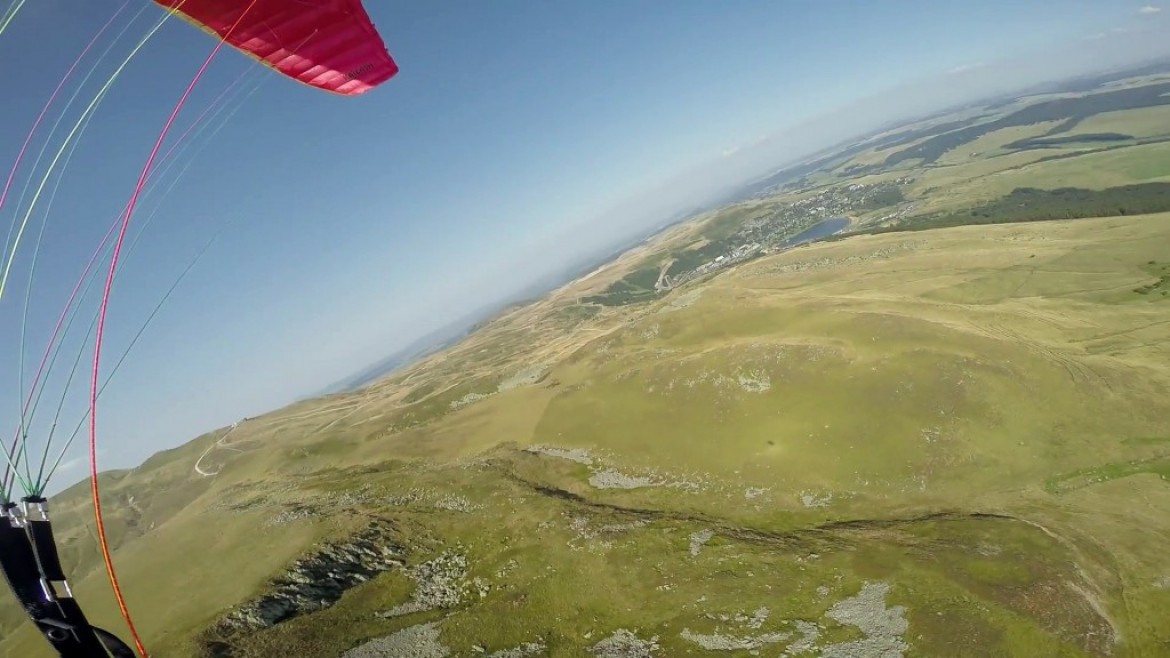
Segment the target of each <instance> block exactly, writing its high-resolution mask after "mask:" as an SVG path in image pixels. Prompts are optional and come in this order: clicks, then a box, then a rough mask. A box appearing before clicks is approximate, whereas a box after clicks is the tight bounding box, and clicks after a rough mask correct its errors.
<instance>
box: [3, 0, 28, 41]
mask: <svg viewBox="0 0 1170 658" xmlns="http://www.w3.org/2000/svg"><path fill="white" fill-rule="evenodd" d="M24 1H25V0H16V3H15V4H13V5H12V6H10V7H9V8H8V10H7V11H5V12H4V17H3V18H0V34H4V30H6V29H8V24H9V23H11V22H12V19H14V18H16V14H17V12H19V11H20V8H21V7H23V6H24Z"/></svg>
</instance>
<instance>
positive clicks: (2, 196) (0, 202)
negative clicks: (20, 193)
mask: <svg viewBox="0 0 1170 658" xmlns="http://www.w3.org/2000/svg"><path fill="white" fill-rule="evenodd" d="M129 5H130V0H126V1H125V2H123V3H122V6H121V7H118V11H116V12H114V15H113V16H110V20H108V21H106V24H105V25H103V26H102V29H100V30H98V31H97V34H95V35H93V38H92V39H90V40H89V43H88V44H86V46H85V48H84V49H82V51H81V54H80V55H78V56H77V59H75V60H73V64H71V65H70V66H69V70H67V71H65V77H63V78H61V81H60V82H58V83H57V88H56V89H54V90H53V93H51V94H49V100H47V101H45V106H44V107H42V108H41V113H40V114H39V115H37V119H36V121H34V122H33V125H32V128H31V129H30V130H29V131H28V134H27V135H25V137H24V144H21V145H20V152H19V153H18V154H17V155H16V162H13V163H12V170H11V171H9V172H8V180H7V181H6V182H5V183H4V191H3V192H0V208H3V207H4V202H5V201H7V200H8V192H9V191H10V190H11V189H12V181H13V180H15V179H16V171H17V170H18V169H20V163H21V162H22V161H23V160H24V156H25V154H26V153H27V152H28V145H29V144H30V143H31V142H32V138H33V135H35V134H36V132H37V129H38V128H40V127H41V122H42V121H44V120H45V115H47V114H48V113H49V107H51V106H52V105H53V102H54V101H56V100H57V95H58V94H60V93H61V89H63V88H64V87H65V83H66V82H69V78H71V77H73V71H75V70H76V69H77V67H78V66H80V65H81V60H83V59H85V56H86V55H87V54H89V51H90V49H91V48H93V47H94V45H96V44H97V42H98V40H99V39H101V38H102V35H103V34H105V33H106V30H108V29H109V27H110V26H111V25H113V24H114V21H115V20H116V19H117V18H118V16H120V15H121V14H122V11H123V10H124V9H126V7H128V6H129ZM5 247H6V248H7V245H6V246H5ZM38 377H39V375H38ZM33 388H36V384H35V383H34V384H33ZM31 397H32V394H31V393H30V394H29V398H30V399H31ZM27 407H28V403H27V402H26V403H25V410H26V411H27ZM21 429H23V428H20V429H17V432H16V437H15V438H13V440H12V449H11V450H9V452H8V454H10V455H13V456H15V455H16V446H17V445H18V443H19V441H20V435H21ZM11 468H12V466H11V464H9V465H7V466H5V467H4V478H3V483H4V488H5V489H7V488H8V485H9V484H10V481H9V480H10V478H11V475H12V474H11V473H9V470H10V469H11Z"/></svg>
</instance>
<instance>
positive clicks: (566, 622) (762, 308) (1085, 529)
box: [0, 83, 1170, 658]
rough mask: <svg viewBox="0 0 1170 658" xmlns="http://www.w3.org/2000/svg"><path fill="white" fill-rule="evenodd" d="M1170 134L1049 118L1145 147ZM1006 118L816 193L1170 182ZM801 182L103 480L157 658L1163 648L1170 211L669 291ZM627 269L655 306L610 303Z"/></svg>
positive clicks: (849, 242) (86, 525) (954, 237)
mask: <svg viewBox="0 0 1170 658" xmlns="http://www.w3.org/2000/svg"><path fill="white" fill-rule="evenodd" d="M1160 84H1164V83H1160ZM1135 88H1137V89H1141V87H1135ZM1128 97H1136V98H1143V99H1148V97H1149V95H1148V93H1145V92H1143V93H1141V94H1139V93H1134V94H1132V95H1131V96H1127V98H1128ZM1109 103H1113V101H1109V102H1108V103H1104V102H1102V103H1096V104H1092V103H1086V102H1083V101H1082V102H1078V103H1065V104H1064V105H1060V106H1058V107H1066V108H1068V107H1071V108H1073V109H1074V110H1078V111H1080V110H1083V108H1085V107H1093V108H1096V107H1101V106H1104V107H1110V108H1112V107H1113V106H1112V105H1110V104H1109ZM1025 109H1026V108H1025ZM1163 109H1165V108H1162V107H1156V108H1150V107H1139V108H1136V109H1129V110H1119V109H1109V110H1108V111H1102V112H1095V113H1090V114H1086V115H1085V116H1082V117H1080V119H1079V121H1078V122H1077V123H1076V124H1072V123H1071V122H1069V121H1068V117H1058V119H1060V120H1061V121H1064V122H1065V123H1067V124H1068V127H1069V129H1070V130H1071V129H1075V130H1082V129H1083V130H1086V131H1088V130H1090V129H1091V132H1085V133H1080V134H1105V133H1107V132H1115V133H1118V134H1125V135H1129V136H1131V137H1133V138H1135V139H1136V138H1149V137H1155V136H1158V135H1161V134H1162V133H1159V132H1158V131H1157V121H1158V120H1157V119H1156V118H1155V117H1158V116H1166V115H1164V114H1163V115H1160V114H1156V113H1155V112H1156V111H1161V110H1163ZM996 111H997V112H998V114H996V115H995V116H997V117H1000V118H990V119H985V121H989V122H993V121H1000V122H1001V123H1006V124H1009V125H1005V126H1004V127H1002V128H1000V129H996V130H970V131H969V132H970V133H971V135H973V136H972V137H971V139H970V140H968V141H967V142H959V143H958V144H957V145H955V146H953V147H951V148H950V149H947V150H943V151H938V153H937V158H936V160H935V161H933V164H932V165H931V166H921V165H918V166H917V168H916V166H910V165H911V163H908V162H907V161H906V160H905V159H898V158H895V165H896V166H895V168H894V169H892V170H891V171H876V170H875V169H873V168H874V167H878V166H879V165H881V164H882V163H884V162H887V161H888V160H889V159H890V157H891V155H892V153H894V152H895V151H897V149H899V148H905V145H903V146H896V147H889V146H883V147H881V148H874V149H869V150H862V151H861V152H858V153H855V154H853V155H851V156H849V157H846V158H844V159H841V160H839V161H837V162H835V163H833V164H832V166H831V168H830V169H829V170H827V171H820V172H819V173H818V174H817V177H818V180H820V181H822V183H819V184H822V185H849V184H851V183H853V182H855V181H862V180H866V181H872V180H875V179H879V180H880V179H889V180H893V179H894V178H897V177H898V176H902V175H905V172H906V171H911V172H913V173H912V175H913V177H914V178H913V181H912V182H910V183H908V184H906V185H905V186H903V187H902V189H901V191H902V193H903V194H904V197H905V198H904V199H902V200H900V201H897V203H898V204H899V206H902V207H907V208H914V209H915V210H913V211H912V212H910V213H909V214H907V215H905V216H904V217H900V218H898V219H889V217H890V213H891V209H890V208H880V209H874V208H864V207H862V208H858V209H857V213H856V215H857V216H856V217H853V218H852V219H854V220H856V221H857V222H858V223H859V224H862V225H867V226H877V225H879V224H882V223H883V222H884V225H889V226H891V227H893V228H898V227H899V226H900V227H902V228H906V227H908V226H913V222H914V221H916V218H922V217H926V216H934V215H932V214H931V213H944V214H945V213H962V212H965V211H967V210H969V209H971V208H976V207H991V206H988V205H987V204H995V203H1000V202H1002V200H1003V199H1009V200H1010V199H1012V198H1016V199H1018V197H1011V194H1012V193H1013V190H1015V189H1016V188H1018V187H1032V188H1037V189H1040V190H1050V189H1052V188H1056V187H1069V186H1073V187H1079V188H1083V190H1096V191H1100V190H1107V189H1108V188H1116V187H1117V186H1122V185H1131V184H1137V183H1146V182H1151V181H1159V180H1170V169H1166V168H1165V167H1166V163H1167V162H1170V159H1168V158H1166V157H1165V156H1166V154H1165V153H1164V152H1163V151H1164V150H1165V148H1166V147H1167V143H1160V142H1152V143H1144V144H1143V143H1137V141H1135V140H1129V141H1126V142H1124V144H1125V145H1124V146H1122V147H1118V148H1114V147H1117V146H1118V145H1117V144H1115V143H1113V142H1108V141H1107V142H1103V143H1101V144H1092V145H1090V146H1087V147H1085V146H1084V143H1082V142H1070V144H1072V145H1073V146H1069V145H1061V146H1059V147H1057V151H1061V152H1063V151H1064V150H1066V146H1068V150H1069V151H1070V153H1077V152H1078V149H1087V151H1086V152H1084V153H1079V154H1077V155H1074V156H1073V157H1067V158H1062V159H1054V160H1038V158H1044V157H1046V156H1051V155H1053V152H1052V150H1050V149H1048V148H1042V149H1031V148H1029V149H1023V150H1020V149H1005V148H1004V146H1005V145H1007V144H1010V143H1012V142H1018V141H1019V140H1023V139H1030V138H1035V137H1038V136H1040V135H1044V134H1048V133H1050V131H1051V130H1052V129H1053V127H1054V126H1056V125H1057V124H1055V123H1051V122H1052V121H1056V120H1057V119H1053V118H1049V117H1048V115H1047V114H1044V113H1040V112H1035V111H1033V114H1036V115H1037V116H1040V118H1041V119H1043V120H1044V121H1045V122H1046V123H1043V124H1042V125H1041V124H1040V123H1039V122H1033V123H1029V124H1016V123H1012V122H1011V121H1007V122H1004V121H1003V120H1002V117H1004V116H1013V113H1018V112H1021V111H1024V110H1021V109H1020V105H1019V104H1017V105H1011V106H1010V107H1007V108H999V109H997V110H996ZM1131 112H1132V113H1133V114H1132V119H1133V121H1132V122H1127V121H1126V115H1127V114H1129V113H1131ZM1025 116H1031V115H1025ZM1078 116H1079V115H1078ZM944 123H945V122H944ZM958 129H959V130H966V128H961V127H960V128H958ZM1163 132H1170V128H1168V129H1167V130H1166V131H1163ZM1055 134H1057V133H1051V135H1055ZM1051 135H1050V136H1051ZM932 139H935V138H934V137H932V136H931V135H929V134H923V135H920V136H917V137H915V138H914V140H912V141H911V142H908V144H910V148H916V149H919V150H920V151H921V149H922V148H924V147H923V145H924V144H927V143H928V142H930V141H931V140H932ZM954 139H955V138H954V137H950V138H947V139H936V140H935V141H934V142H933V143H934V146H933V147H931V149H932V150H927V151H926V152H927V153H928V154H930V155H932V156H933V154H935V151H937V150H938V147H939V145H947V144H951V142H953V141H954ZM1090 141H1091V140H1090ZM971 144H975V146H972V145H971ZM1009 151H1010V152H1009ZM1088 151H1091V152H1088ZM971 152H980V153H983V154H984V155H983V156H971V157H967V156H965V155H963V154H964V153H968V154H969V153H971ZM1066 155H1067V154H1066ZM855 165H857V166H859V167H860V169H864V170H865V171H859V169H857V168H854V169H850V167H854V166H855ZM845 170H850V171H853V172H854V173H855V174H856V176H858V177H850V176H848V175H843V174H842V172H843V171H845ZM834 180H836V181H838V182H836V183H833V182H824V181H834ZM1142 189H1145V188H1142ZM1158 189H1160V188H1158ZM809 193H810V191H809V189H808V188H801V189H798V190H794V191H790V192H778V193H777V194H776V195H774V196H772V197H769V198H767V199H763V200H756V201H752V202H747V203H744V204H740V205H737V206H733V207H732V208H730V209H728V210H725V211H719V212H715V213H711V214H709V215H707V216H704V217H702V218H699V219H698V220H696V221H694V222H691V223H689V224H687V225H683V226H680V227H676V228H674V229H672V230H671V231H669V232H668V233H667V234H665V235H663V236H660V237H659V238H658V239H657V240H655V241H653V242H652V243H651V244H649V245H647V246H642V247H639V248H638V249H637V250H635V251H633V252H631V253H629V254H626V255H625V256H623V257H621V258H620V259H618V261H616V262H615V263H613V264H611V265H609V266H606V267H604V268H602V269H601V270H599V271H598V272H596V273H594V274H592V275H590V276H588V277H585V278H584V279H581V280H579V281H576V282H573V283H571V284H569V285H566V286H565V287H563V288H561V289H560V290H557V291H555V292H554V293H553V294H551V295H550V296H548V297H547V298H545V299H542V300H540V301H538V302H535V303H533V304H530V305H527V306H524V307H520V308H513V309H510V310H509V311H508V312H506V313H504V314H502V315H501V316H500V317H498V318H496V319H495V320H493V321H492V322H490V323H488V324H487V325H486V326H484V327H482V328H480V329H479V330H478V331H476V332H475V333H473V334H472V335H471V336H470V337H468V338H467V339H466V340H465V341H463V342H462V343H460V344H458V345H456V346H455V347H453V348H451V349H448V350H445V351H443V352H441V353H438V354H435V355H432V356H430V357H427V358H425V359H423V360H422V361H420V362H418V363H415V364H413V365H411V366H409V367H407V368H406V369H404V370H402V371H400V372H398V373H395V374H394V375H392V376H390V377H388V378H386V379H383V380H381V381H379V382H376V383H374V384H372V385H370V386H368V387H366V388H363V389H361V390H358V391H353V392H348V393H341V394H336V395H332V396H328V397H326V398H322V399H318V400H311V401H306V402H301V403H298V404H296V405H293V406H291V407H288V408H285V409H281V410H277V411H274V412H272V413H269V414H266V415H264V416H261V417H258V418H253V419H250V420H247V421H245V422H243V423H241V424H240V425H239V426H238V427H237V428H235V429H232V430H228V429H226V428H225V429H221V430H217V431H215V432H211V433H208V434H206V435H204V436H201V437H198V438H196V439H195V440H194V441H192V442H191V443H188V444H186V445H184V446H181V447H179V448H175V449H173V450H169V451H165V452H162V453H159V454H157V455H155V456H154V457H152V458H151V459H150V460H148V461H147V462H145V463H144V464H142V465H141V466H140V467H138V468H136V469H134V470H132V471H126V472H117V473H108V474H106V475H105V476H104V478H105V479H104V481H103V484H104V486H105V492H106V493H105V494H104V498H105V500H106V501H107V509H108V514H109V515H110V516H112V517H113V518H112V521H111V523H112V534H113V536H114V538H115V543H116V552H115V560H116V562H117V564H118V565H119V570H120V574H121V576H122V579H123V589H124V590H125V591H126V592H127V596H128V600H129V604H130V606H131V609H132V610H133V611H134V613H135V616H136V620H137V622H138V625H139V627H140V629H141V630H142V631H143V633H144V635H145V639H146V640H147V644H148V646H149V647H150V648H151V650H152V652H153V655H157V656H160V657H161V656H168V657H169V656H200V657H203V658H210V657H213V656H214V657H216V658H226V657H229V656H230V657H233V658H262V657H269V656H342V655H344V656H347V657H348V658H366V657H376V656H383V657H397V656H403V657H405V656H425V657H431V656H434V657H441V656H472V655H484V656H496V657H497V658H518V657H523V656H551V657H560V656H582V655H595V656H600V657H603V658H617V657H625V656H633V657H637V656H680V655H694V656H705V655H710V656H748V655H765V656H781V655H785V656H800V655H807V656H824V657H827V658H845V657H862V656H907V657H917V656H922V657H927V656H929V657H941V656H1067V657H1082V656H1085V657H1087V656H1115V657H1123V658H1125V657H1144V656H1162V655H1167V651H1168V648H1170V553H1168V552H1167V551H1166V550H1165V546H1166V545H1167V542H1168V541H1170V514H1168V513H1167V510H1168V509H1170V481H1167V478H1168V477H1170V297H1168V296H1167V292H1168V291H1167V290H1166V288H1167V286H1168V285H1170V284H1168V283H1167V282H1168V281H1170V213H1165V212H1163V213H1153V214H1140V215H1133V214H1128V215H1126V216H1106V217H1097V218H1079V219H1068V220H1052V221H1042V222H1041V221H1029V222H1022V223H1011V224H986V225H969V226H953V227H949V228H936V229H932V230H915V231H906V230H898V231H891V232H886V233H881V234H874V235H853V236H850V237H846V238H844V239H841V240H836V241H826V242H819V243H814V244H811V245H808V246H804V247H800V248H795V249H788V250H783V251H779V252H777V253H771V254H769V255H766V256H764V257H760V258H756V259H754V260H750V261H748V262H745V263H742V264H739V265H737V266H734V267H730V268H727V269H724V270H721V271H719V272H717V273H715V274H711V275H708V276H705V277H701V278H697V279H695V280H693V281H690V282H688V283H687V284H686V285H683V286H681V287H679V288H677V289H674V290H671V291H669V292H666V293H658V294H647V293H650V292H652V291H653V284H654V282H655V280H656V278H657V274H658V272H659V270H660V267H661V266H662V265H663V264H666V263H668V262H669V259H670V258H672V257H673V255H677V254H679V253H682V252H681V251H680V250H684V249H689V250H701V249H705V248H706V246H707V245H710V244H719V243H721V241H725V240H729V239H731V238H732V237H734V235H735V230H736V227H737V226H738V223H739V222H741V221H743V220H744V219H746V218H751V217H755V216H757V214H758V213H759V212H762V211H761V209H771V208H775V207H780V206H781V205H783V204H787V203H791V202H793V200H794V199H802V198H807V196H808V194H809ZM1115 193H1116V191H1115V192H1111V193H1110V194H1115ZM1077 198H1078V199H1079V198H1081V197H1077ZM1084 198H1087V199H1096V198H1098V197H1095V196H1091V195H1090V196H1087V197H1084ZM1110 198H1112V197H1110ZM769 212H770V210H769ZM1005 212H1006V211H1005ZM1103 214H1110V213H1103ZM899 222H908V223H906V224H901V223H899ZM711 253H712V254H714V253H715V252H711ZM623 280H624V281H627V282H633V284H634V285H636V286H637V287H638V288H639V290H640V291H644V292H639V293H638V294H637V296H638V297H639V299H637V300H632V301H633V302H634V303H624V302H625V301H630V300H623V305H619V306H615V305H610V304H606V303H591V302H590V301H589V300H590V297H591V296H599V295H608V294H613V293H614V292H620V286H619V288H617V289H615V288H614V286H615V285H617V283H618V282H620V281H623ZM607 291H608V292H607ZM197 467H198V469H197ZM85 484H86V483H82V484H80V485H78V486H77V487H74V488H73V489H71V490H69V491H67V492H65V493H63V494H60V495H58V496H56V497H55V501H54V503H55V507H54V512H55V520H56V523H55V525H56V526H57V528H58V534H59V542H60V543H61V545H62V551H63V556H64V560H65V562H66V567H67V569H68V570H69V571H70V573H71V574H72V575H73V580H74V587H75V590H76V591H77V592H78V596H79V597H80V598H81V599H82V600H83V602H84V604H85V607H86V609H87V611H90V615H91V617H92V618H93V620H94V621H95V623H97V624H98V625H102V626H106V627H108V628H111V629H112V630H114V631H116V632H119V633H121V632H122V631H123V627H122V625H121V624H120V623H119V622H118V621H117V614H116V609H115V607H114V605H113V602H112V600H111V597H110V595H109V586H108V583H107V582H106V579H105V575H104V572H103V571H102V570H101V567H100V564H99V562H98V561H97V559H96V555H95V540H94V537H93V529H92V520H91V511H90V510H89V509H88V507H87V502H88V501H87V499H86V490H85ZM0 634H2V636H3V640H2V641H0V651H2V652H3V654H4V655H8V656H13V657H16V656H20V657H26V656H42V655H44V656H47V655H50V654H49V653H48V652H47V647H45V646H43V640H42V639H41V638H40V636H39V635H36V634H35V633H34V632H33V631H32V629H31V628H29V627H28V625H27V623H23V622H22V613H20V612H19V611H17V610H13V609H11V608H7V607H6V608H4V609H3V610H0Z"/></svg>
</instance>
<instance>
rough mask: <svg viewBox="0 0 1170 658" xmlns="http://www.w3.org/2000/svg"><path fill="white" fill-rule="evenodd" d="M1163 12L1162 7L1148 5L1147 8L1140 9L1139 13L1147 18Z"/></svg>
mask: <svg viewBox="0 0 1170 658" xmlns="http://www.w3.org/2000/svg"><path fill="white" fill-rule="evenodd" d="M1161 11H1162V8H1161V7H1156V6H1154V5H1146V6H1145V7H1142V8H1141V9H1139V10H1138V13H1139V14H1143V15H1145V16H1153V15H1154V14H1157V13H1159V12H1161Z"/></svg>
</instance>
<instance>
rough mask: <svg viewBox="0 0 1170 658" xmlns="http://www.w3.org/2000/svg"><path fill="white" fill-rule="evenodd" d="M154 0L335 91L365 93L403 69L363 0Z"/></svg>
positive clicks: (293, 75) (297, 76)
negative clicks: (379, 32)
mask: <svg viewBox="0 0 1170 658" xmlns="http://www.w3.org/2000/svg"><path fill="white" fill-rule="evenodd" d="M154 2H156V3H157V4H160V5H162V6H164V7H166V8H168V9H171V10H173V11H175V12H176V13H178V14H180V15H182V16H184V17H185V18H186V19H187V20H189V21H191V22H192V23H195V24H196V25H198V26H199V27H201V28H203V29H205V30H207V31H209V32H212V33H213V34H215V35H217V36H218V37H219V38H221V39H225V41H226V43H228V44H229V45H231V46H234V47H235V48H237V49H239V50H241V51H243V52H245V53H247V54H249V55H251V56H252V57H255V58H256V59H258V60H260V61H261V62H263V63H264V64H267V65H268V66H271V67H272V68H274V69H276V70H277V71H279V72H281V73H283V74H284V75H287V76H288V77H290V78H293V79H294V80H298V81H300V82H302V83H304V84H307V85H309V86H312V87H317V88H318V89H324V90H325V91H330V92H333V93H335V94H341V95H343V96H357V95H359V94H364V93H365V92H367V91H369V90H370V89H373V88H374V87H376V86H378V85H380V84H382V83H383V82H385V81H387V80H389V79H390V78H392V77H394V75H395V74H396V73H398V65H397V64H395V63H394V59H393V58H391V57H390V53H389V52H387V51H386V45H385V43H383V41H382V37H381V36H379V35H378V32H377V30H375V29H374V24H373V23H372V22H371V21H370V17H369V15H368V14H367V13H366V10H365V8H364V7H362V3H361V0H312V1H311V2H310V1H306V0H154ZM241 17H242V18H241ZM233 26H234V28H233Z"/></svg>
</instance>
